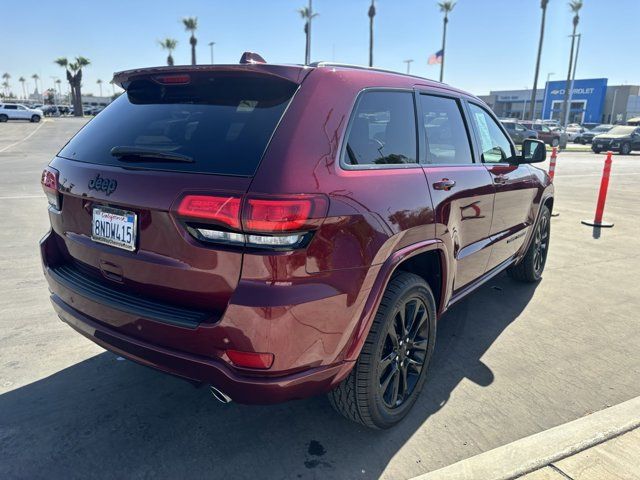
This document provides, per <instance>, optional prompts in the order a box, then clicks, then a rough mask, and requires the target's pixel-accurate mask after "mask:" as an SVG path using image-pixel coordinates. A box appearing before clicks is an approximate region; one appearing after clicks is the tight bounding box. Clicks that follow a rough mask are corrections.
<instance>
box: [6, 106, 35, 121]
mask: <svg viewBox="0 0 640 480" xmlns="http://www.w3.org/2000/svg"><path fill="white" fill-rule="evenodd" d="M42 117H44V113H42V110H40V109H39V108H28V107H25V106H24V105H21V104H19V103H0V122H6V121H7V120H29V121H30V122H39V121H40V120H42Z"/></svg>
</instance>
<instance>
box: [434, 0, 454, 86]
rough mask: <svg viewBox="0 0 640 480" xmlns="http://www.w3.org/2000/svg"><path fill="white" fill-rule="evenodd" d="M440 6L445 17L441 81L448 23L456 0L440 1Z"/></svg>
mask: <svg viewBox="0 0 640 480" xmlns="http://www.w3.org/2000/svg"><path fill="white" fill-rule="evenodd" d="M438 6H439V7H440V11H441V12H442V13H444V19H443V20H442V22H443V25H442V62H440V81H441V82H442V79H443V77H444V57H445V51H444V47H445V46H446V43H447V23H449V13H451V10H453V7H455V6H456V2H454V1H452V0H447V1H445V2H440V3H438Z"/></svg>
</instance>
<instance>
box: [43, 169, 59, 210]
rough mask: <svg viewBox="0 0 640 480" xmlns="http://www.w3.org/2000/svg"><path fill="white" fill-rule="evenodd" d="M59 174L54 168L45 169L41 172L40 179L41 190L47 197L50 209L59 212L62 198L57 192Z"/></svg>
mask: <svg viewBox="0 0 640 480" xmlns="http://www.w3.org/2000/svg"><path fill="white" fill-rule="evenodd" d="M59 175H60V174H59V173H58V171H57V170H56V169H55V168H51V167H46V168H45V169H44V170H43V171H42V177H41V178H40V183H41V184H42V190H44V194H45V195H46V197H47V201H48V202H49V205H50V206H51V207H52V208H55V209H56V210H60V208H61V206H62V197H61V195H60V192H59V190H58V178H59Z"/></svg>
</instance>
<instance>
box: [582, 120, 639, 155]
mask: <svg viewBox="0 0 640 480" xmlns="http://www.w3.org/2000/svg"><path fill="white" fill-rule="evenodd" d="M591 150H593V151H594V152H595V153H600V152H602V151H604V150H612V151H614V152H620V153H621V154H622V155H629V154H630V153H631V151H632V150H640V127H637V126H635V125H616V126H615V127H613V128H612V129H611V130H609V131H608V132H606V133H601V134H600V135H596V136H595V137H593V142H592V144H591Z"/></svg>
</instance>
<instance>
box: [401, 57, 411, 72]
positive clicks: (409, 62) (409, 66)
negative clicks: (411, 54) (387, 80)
mask: <svg viewBox="0 0 640 480" xmlns="http://www.w3.org/2000/svg"><path fill="white" fill-rule="evenodd" d="M403 62H404V63H406V64H407V74H409V72H410V71H411V63H412V62H413V59H409V60H403Z"/></svg>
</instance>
